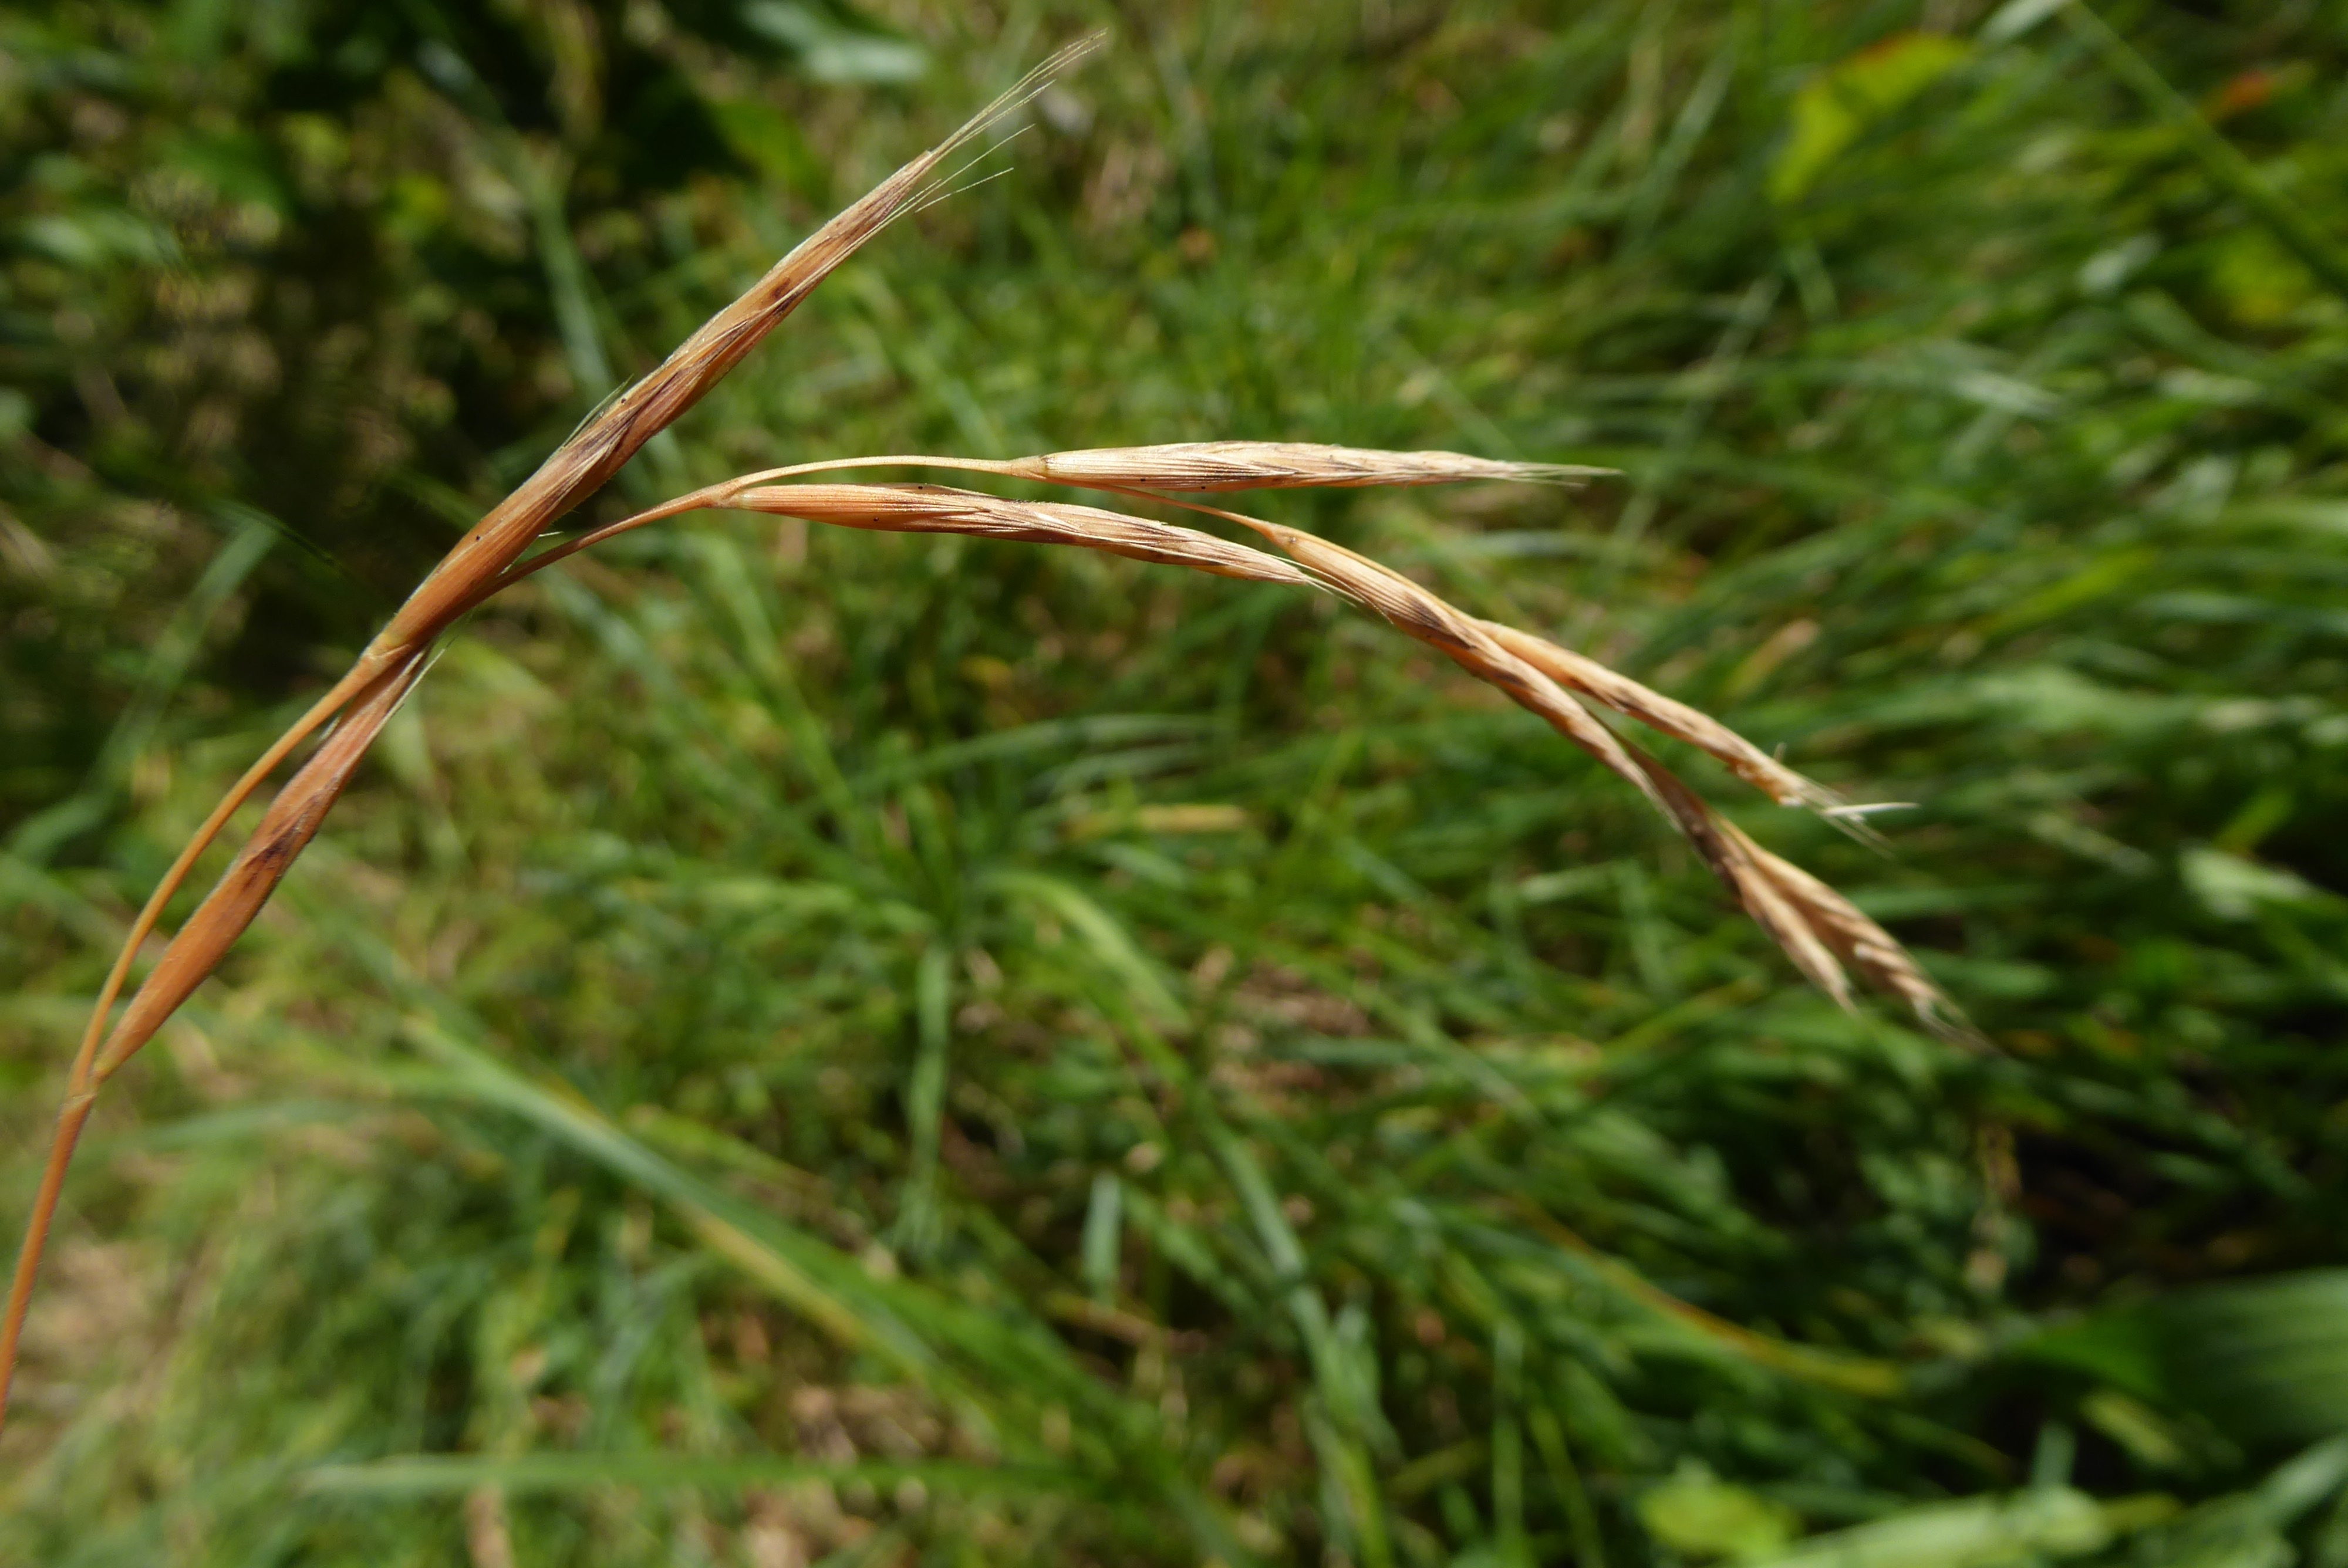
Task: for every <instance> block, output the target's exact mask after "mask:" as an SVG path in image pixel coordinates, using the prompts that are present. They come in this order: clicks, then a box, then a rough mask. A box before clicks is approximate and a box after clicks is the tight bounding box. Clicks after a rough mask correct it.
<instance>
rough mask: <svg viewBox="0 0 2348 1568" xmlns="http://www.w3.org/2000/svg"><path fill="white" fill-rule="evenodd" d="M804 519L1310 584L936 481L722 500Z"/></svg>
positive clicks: (1162, 533)
mask: <svg viewBox="0 0 2348 1568" xmlns="http://www.w3.org/2000/svg"><path fill="white" fill-rule="evenodd" d="M726 505H728V506H730V507H738V508H740V509H741V510H744V511H751V512H772V513H776V514H778V515H781V516H784V517H792V518H806V519H807V520H808V521H809V522H817V523H834V524H838V525H839V526H841V527H843V528H870V529H875V530H879V531H881V532H887V533H937V534H968V535H971V536H973V537H974V538H994V539H1019V540H1025V541H1028V542H1030V543H1035V544H1066V545H1076V546H1078V547H1080V548H1086V549H1097V550H1105V551H1107V553H1109V554H1111V555H1120V556H1128V557H1130V558H1131V559H1135V560H1146V561H1157V562H1159V563H1162V564H1165V565H1169V566H1187V567H1189V568H1192V569H1195V570H1199V571H1203V572H1210V573H1212V574H1213V575H1214V576H1217V577H1230V578H1241V579H1248V580H1251V581H1255V582H1277V583H1285V584H1288V585H1290V586H1292V587H1296V588H1312V587H1313V586H1315V584H1314V583H1313V579H1311V578H1309V577H1307V576H1306V575H1305V574H1304V573H1303V572H1301V571H1299V570H1297V569H1296V568H1294V567H1292V566H1291V565H1289V563H1288V562H1286V561H1284V560H1282V559H1280V558H1279V557H1277V556H1271V555H1266V554H1265V553H1264V552H1263V551H1262V550H1255V549H1250V548H1247V547H1246V546H1245V545H1235V544H1233V543H1231V541H1230V540H1228V539H1220V538H1216V537H1215V536H1214V535H1212V534H1204V533H1200V531H1199V530H1197V529H1196V528H1178V527H1176V526H1175V525H1173V524H1171V523H1159V522H1151V521H1149V520H1148V519H1147V518H1131V517H1127V516H1125V515H1124V514H1122V513H1118V512H1105V511H1102V510H1101V509H1099V508H1098V507H1075V506H1068V505H1066V504H1063V503H1056V502H1022V501H1006V500H1003V499H1001V498H1000V497H994V496H983V495H980V494H977V493H976V492H974V491H971V490H956V489H951V488H948V487H944V486H936V485H909V486H882V485H767V486H759V487H754V488H751V489H747V490H743V491H740V492H738V493H736V494H735V495H733V496H732V497H730V498H729V499H728V500H727V501H726Z"/></svg>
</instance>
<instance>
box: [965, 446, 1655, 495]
mask: <svg viewBox="0 0 2348 1568" xmlns="http://www.w3.org/2000/svg"><path fill="white" fill-rule="evenodd" d="M1002 472H1004V473H1005V474H1011V475H1015V476H1016V477H1021V478H1028V479H1043V480H1047V481H1049V482H1051V483H1053V484H1056V485H1080V486H1083V487H1086V488H1090V489H1110V490H1175V491H1187V492H1190V493H1194V494H1195V493H1199V492H1202V491H1215V490H1286V489H1305V488H1319V489H1358V488H1363V487H1369V486H1385V485H1457V484H1461V483H1465V482H1467V481H1470V480H1478V479H1484V480H1493V479H1497V480H1502V481H1506V482H1509V483H1515V484H1544V485H1578V484H1581V483H1582V482H1584V481H1586V480H1589V479H1591V478H1595V477H1601V476H1603V475H1607V474H1611V473H1612V472H1613V470H1612V469H1611V468H1584V467H1578V466H1573V465H1571V464H1565V463H1506V462H1501V461H1498V460H1497V459H1495V458H1490V457H1471V456H1468V455H1466V454H1465V453H1460V452H1383V451H1377V450H1374V449H1370V448H1365V447H1359V446H1314V445H1311V444H1309V443H1306V442H1301V441H1193V442H1184V443H1179V444H1176V445H1171V446H1105V447H1098V448H1096V449H1094V450H1092V451H1087V452H1052V453H1047V454H1045V455H1044V456H1035V457H1022V458H1019V459H1018V460H1016V461H1015V462H1011V463H1006V464H1004V466H1003V469H1002Z"/></svg>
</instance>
